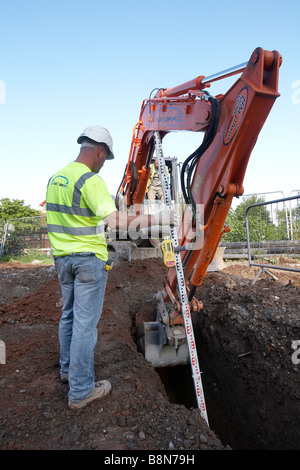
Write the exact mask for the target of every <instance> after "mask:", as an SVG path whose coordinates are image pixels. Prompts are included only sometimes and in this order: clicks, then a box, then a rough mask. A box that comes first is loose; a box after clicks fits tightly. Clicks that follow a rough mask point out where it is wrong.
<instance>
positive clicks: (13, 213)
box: [0, 198, 42, 222]
mask: <svg viewBox="0 0 300 470" xmlns="http://www.w3.org/2000/svg"><path fill="white" fill-rule="evenodd" d="M38 215H42V214H41V212H40V211H38V210H35V209H32V208H31V207H30V206H26V205H25V204H24V200H22V199H12V200H10V199H8V198H3V199H0V220H3V221H5V222H6V221H7V220H9V219H20V218H23V217H36V216H38Z"/></svg>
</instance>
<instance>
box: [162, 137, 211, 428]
mask: <svg viewBox="0 0 300 470" xmlns="http://www.w3.org/2000/svg"><path fill="white" fill-rule="evenodd" d="M154 140H155V152H156V157H157V161H158V169H159V174H160V178H161V183H162V189H163V194H164V200H165V204H166V206H167V207H168V209H171V208H172V201H171V196H170V192H169V183H168V176H167V172H166V168H165V159H164V156H163V151H162V143H161V138H160V134H159V132H157V131H156V132H154ZM171 240H172V243H173V250H170V251H173V252H172V256H175V269H176V276H177V284H178V290H179V302H180V305H181V311H182V315H183V320H184V326H185V333H186V337H187V343H188V349H189V355H190V362H191V367H192V375H193V380H194V386H195V392H196V397H197V404H198V408H199V409H200V413H201V416H202V417H203V418H204V419H205V421H206V423H207V425H209V424H208V417H207V410H206V404H205V398H204V391H203V386H202V380H201V371H200V366H199V361H198V354H197V349H196V342H195V338H194V330H193V325H192V318H191V312H190V306H189V302H188V297H187V292H186V287H185V279H184V272H183V267H182V261H181V256H180V252H179V251H177V252H176V248H177V247H178V245H179V244H178V238H177V230H176V228H175V227H174V226H173V227H171Z"/></svg>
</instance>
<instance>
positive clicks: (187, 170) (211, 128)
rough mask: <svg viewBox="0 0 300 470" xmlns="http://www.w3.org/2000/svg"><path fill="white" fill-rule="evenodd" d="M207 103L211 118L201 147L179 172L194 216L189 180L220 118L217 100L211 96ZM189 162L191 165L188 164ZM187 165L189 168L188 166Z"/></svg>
mask: <svg viewBox="0 0 300 470" xmlns="http://www.w3.org/2000/svg"><path fill="white" fill-rule="evenodd" d="M208 101H209V102H210V103H211V109H212V117H211V122H210V126H209V128H208V130H207V132H206V134H205V137H204V140H203V142H202V143H201V145H200V146H199V147H198V148H197V149H196V150H195V151H194V152H193V153H192V154H191V155H190V156H189V157H188V158H187V159H186V160H185V162H184V163H183V165H182V170H181V175H180V177H181V189H182V194H183V197H184V200H185V202H186V204H191V205H192V208H193V213H194V215H195V211H196V204H195V201H194V198H193V196H192V192H191V179H192V175H193V172H194V169H195V166H196V164H197V163H198V161H199V160H200V158H201V157H202V155H203V154H204V152H205V151H206V150H207V149H208V148H209V146H210V145H211V143H212V141H213V139H214V137H215V135H216V132H217V129H218V125H219V116H220V102H219V100H218V99H217V98H215V97H213V96H209V97H208ZM190 162H191V163H190ZM189 163H190V165H189ZM188 165H189V166H188ZM186 173H187V178H186V185H185V174H186Z"/></svg>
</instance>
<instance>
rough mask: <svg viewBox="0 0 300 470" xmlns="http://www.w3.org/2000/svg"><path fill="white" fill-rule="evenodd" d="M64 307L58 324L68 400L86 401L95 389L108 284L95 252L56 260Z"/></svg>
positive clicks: (61, 362) (61, 360)
mask: <svg viewBox="0 0 300 470" xmlns="http://www.w3.org/2000/svg"><path fill="white" fill-rule="evenodd" d="M55 266H56V269H57V272H58V279H59V283H60V286H61V292H62V298H63V308H62V316H61V319H60V322H59V343H60V367H61V371H60V373H61V374H62V375H65V374H67V375H68V379H69V387H70V389H69V398H70V400H71V401H73V402H77V401H80V400H83V399H84V398H87V397H88V396H89V394H90V393H91V391H92V390H93V388H94V386H95V375H94V348H95V345H96V342H97V323H98V321H99V319H100V316H101V313H102V307H103V300H104V293H105V288H106V282H107V271H106V270H105V262H104V261H102V260H100V259H99V258H97V257H96V256H95V255H94V254H93V253H76V254H75V253H74V254H73V253H71V254H70V255H69V256H62V257H58V258H55Z"/></svg>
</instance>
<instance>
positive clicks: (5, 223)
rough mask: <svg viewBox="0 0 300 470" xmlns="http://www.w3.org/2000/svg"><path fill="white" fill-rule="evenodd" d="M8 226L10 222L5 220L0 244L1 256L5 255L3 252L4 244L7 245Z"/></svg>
mask: <svg viewBox="0 0 300 470" xmlns="http://www.w3.org/2000/svg"><path fill="white" fill-rule="evenodd" d="M7 227H8V222H4V226H3V235H2V239H1V245H0V256H3V252H4V246H5V241H6V233H7Z"/></svg>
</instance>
